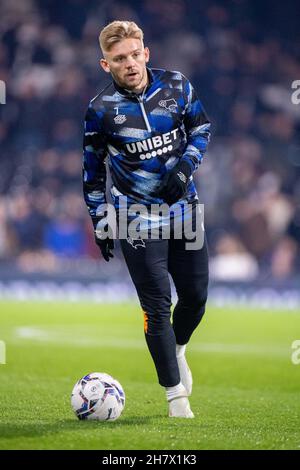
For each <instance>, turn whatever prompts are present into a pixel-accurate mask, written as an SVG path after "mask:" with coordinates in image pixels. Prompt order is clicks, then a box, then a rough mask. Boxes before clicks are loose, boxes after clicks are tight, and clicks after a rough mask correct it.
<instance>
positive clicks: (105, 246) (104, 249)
mask: <svg viewBox="0 0 300 470" xmlns="http://www.w3.org/2000/svg"><path fill="white" fill-rule="evenodd" d="M95 241H96V243H97V245H98V246H99V248H100V251H101V253H102V256H103V258H104V259H105V261H109V259H110V258H113V257H114V255H113V254H112V252H111V250H113V249H114V247H115V244H114V241H113V239H112V238H106V239H105V240H101V239H100V238H97V237H96V236H95Z"/></svg>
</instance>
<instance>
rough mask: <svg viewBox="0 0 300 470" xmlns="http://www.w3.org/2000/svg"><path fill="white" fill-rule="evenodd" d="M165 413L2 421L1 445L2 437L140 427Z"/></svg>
mask: <svg viewBox="0 0 300 470" xmlns="http://www.w3.org/2000/svg"><path fill="white" fill-rule="evenodd" d="M164 417H165V416H164V415H155V416H153V415H152V416H143V417H140V416H132V417H131V418H124V419H123V418H121V419H119V420H118V421H110V422H108V421H79V420H77V419H65V420H60V421H56V422H50V423H47V422H42V423H41V422H36V423H35V422H32V423H28V422H27V423H24V424H22V423H14V424H12V423H1V424H0V447H1V438H4V439H15V438H17V437H37V436H45V435H48V434H59V433H61V432H64V431H73V432H80V433H81V432H82V430H83V429H84V430H86V431H88V430H90V431H95V430H96V431H101V430H105V432H106V431H107V428H108V427H109V429H110V430H112V431H113V430H114V429H116V430H117V429H122V428H124V427H139V426H145V425H149V424H152V421H153V424H154V422H155V421H156V419H161V418H164Z"/></svg>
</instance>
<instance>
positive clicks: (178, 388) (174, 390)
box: [165, 382, 187, 401]
mask: <svg viewBox="0 0 300 470" xmlns="http://www.w3.org/2000/svg"><path fill="white" fill-rule="evenodd" d="M165 389H166V396H167V400H168V401H171V400H174V398H178V397H186V396H187V393H186V389H185V388H184V386H183V385H182V383H181V382H179V384H178V385H175V386H174V387H165Z"/></svg>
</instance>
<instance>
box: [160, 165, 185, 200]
mask: <svg viewBox="0 0 300 470" xmlns="http://www.w3.org/2000/svg"><path fill="white" fill-rule="evenodd" d="M191 174H192V169H191V166H190V165H189V163H188V162H187V161H184V160H183V161H179V163H177V165H175V166H174V168H172V170H171V171H168V173H167V174H166V175H165V177H164V178H163V180H162V185H161V187H160V189H159V192H158V197H161V198H162V199H163V200H164V201H165V202H166V203H167V204H169V205H170V206H171V205H172V204H174V203H175V202H176V201H178V200H179V199H181V198H182V197H183V196H184V195H185V193H186V191H187V186H188V182H189V178H190V176H191Z"/></svg>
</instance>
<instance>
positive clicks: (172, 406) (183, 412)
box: [169, 397, 194, 418]
mask: <svg viewBox="0 0 300 470" xmlns="http://www.w3.org/2000/svg"><path fill="white" fill-rule="evenodd" d="M169 417H170V418H194V413H193V412H192V410H191V407H190V403H189V399H188V398H187V397H177V398H173V400H171V401H169Z"/></svg>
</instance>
